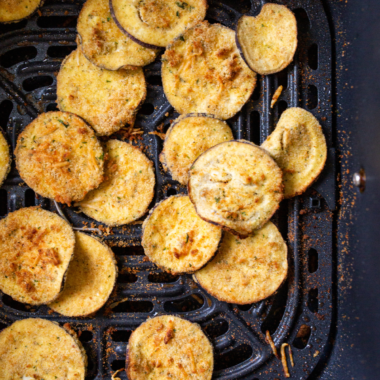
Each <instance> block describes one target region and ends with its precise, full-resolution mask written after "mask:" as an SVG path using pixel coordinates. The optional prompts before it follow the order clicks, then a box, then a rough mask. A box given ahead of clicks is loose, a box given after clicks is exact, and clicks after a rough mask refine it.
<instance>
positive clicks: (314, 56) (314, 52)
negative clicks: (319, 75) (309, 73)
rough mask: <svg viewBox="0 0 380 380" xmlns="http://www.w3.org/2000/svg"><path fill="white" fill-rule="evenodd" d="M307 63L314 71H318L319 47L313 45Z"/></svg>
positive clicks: (308, 53)
mask: <svg viewBox="0 0 380 380" xmlns="http://www.w3.org/2000/svg"><path fill="white" fill-rule="evenodd" d="M307 62H308V64H309V67H310V68H311V69H313V70H317V69H318V45H317V44H313V45H311V46H310V48H309V50H308V52H307Z"/></svg>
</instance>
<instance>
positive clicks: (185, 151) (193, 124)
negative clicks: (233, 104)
mask: <svg viewBox="0 0 380 380" xmlns="http://www.w3.org/2000/svg"><path fill="white" fill-rule="evenodd" d="M233 138H234V137H233V135H232V131H231V128H230V127H229V126H228V124H227V123H226V122H225V121H222V120H219V119H216V118H215V117H213V116H211V115H205V114H190V115H185V116H180V117H179V118H178V119H177V120H175V121H174V122H173V124H172V125H171V127H170V128H169V130H168V131H167V133H166V138H165V142H164V149H163V150H162V153H161V155H160V160H161V162H162V163H163V165H164V167H165V168H167V169H169V171H170V173H171V174H172V177H173V179H175V180H176V181H179V182H180V183H182V184H183V185H187V182H188V181H189V173H188V172H189V169H190V167H191V165H192V163H193V162H194V161H195V160H196V158H197V157H198V156H199V155H200V154H202V153H203V152H205V151H206V150H207V149H209V148H211V147H212V146H214V145H216V144H219V143H221V142H224V141H228V140H233Z"/></svg>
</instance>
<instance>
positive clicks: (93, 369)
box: [86, 355, 96, 380]
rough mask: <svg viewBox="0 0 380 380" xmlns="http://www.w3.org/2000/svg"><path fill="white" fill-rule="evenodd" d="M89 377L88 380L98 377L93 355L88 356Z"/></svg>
mask: <svg viewBox="0 0 380 380" xmlns="http://www.w3.org/2000/svg"><path fill="white" fill-rule="evenodd" d="M87 360H88V364H87V376H86V380H90V379H94V378H95V377H96V366H95V361H94V359H93V358H92V357H91V355H87Z"/></svg>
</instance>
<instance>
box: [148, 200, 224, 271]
mask: <svg viewBox="0 0 380 380" xmlns="http://www.w3.org/2000/svg"><path fill="white" fill-rule="evenodd" d="M221 237H222V230H221V228H219V227H218V226H214V225H213V224H210V223H207V222H205V221H204V220H202V219H201V218H200V217H199V216H198V215H197V213H196V212H195V208H194V206H193V204H192V203H191V202H190V199H189V197H188V196H182V195H177V196H172V197H169V198H167V199H165V200H163V201H162V202H160V203H158V204H157V205H156V206H155V208H154V209H153V210H152V211H151V212H150V214H149V216H148V218H147V219H145V221H144V224H143V237H142V246H143V247H144V251H145V254H146V255H147V256H148V257H149V259H150V260H151V261H152V262H154V263H155V264H156V265H157V266H159V267H161V268H163V269H164V270H166V271H167V272H170V273H173V274H179V273H194V272H195V271H196V270H198V269H200V268H202V267H203V266H204V265H205V264H206V263H207V262H208V261H209V260H211V258H212V257H213V256H214V254H215V253H216V251H217V249H218V246H219V243H220V240H221Z"/></svg>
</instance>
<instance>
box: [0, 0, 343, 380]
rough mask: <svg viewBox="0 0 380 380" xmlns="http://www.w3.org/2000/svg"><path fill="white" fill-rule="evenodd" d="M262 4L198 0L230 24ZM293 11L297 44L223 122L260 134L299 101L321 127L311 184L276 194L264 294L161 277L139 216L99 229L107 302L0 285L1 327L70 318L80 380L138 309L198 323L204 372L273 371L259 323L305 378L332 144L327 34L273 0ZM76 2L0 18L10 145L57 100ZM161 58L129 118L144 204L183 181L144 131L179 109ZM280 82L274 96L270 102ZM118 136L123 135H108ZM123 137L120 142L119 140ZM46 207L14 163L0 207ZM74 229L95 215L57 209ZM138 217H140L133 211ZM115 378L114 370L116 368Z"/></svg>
mask: <svg viewBox="0 0 380 380" xmlns="http://www.w3.org/2000/svg"><path fill="white" fill-rule="evenodd" d="M263 3H265V1H263V0H262V1H258V0H252V4H251V3H250V1H248V0H244V1H243V0H242V1H235V2H233V1H231V0H228V1H227V0H225V1H223V2H218V1H214V0H209V10H208V13H207V20H209V21H210V22H220V23H222V24H224V25H227V26H230V27H235V25H236V22H237V20H238V18H239V17H240V15H241V14H242V13H250V14H253V15H255V14H257V12H258V11H259V10H260V8H261V5H262V4H263ZM283 3H284V4H286V5H287V6H289V7H290V8H291V9H292V10H293V11H294V12H295V15H296V18H297V22H298V30H299V47H298V50H297V53H296V57H295V60H294V62H293V63H292V64H291V65H290V66H289V67H288V68H287V69H286V70H284V71H283V72H281V73H279V74H276V75H270V76H265V77H259V78H258V85H257V88H256V89H255V92H254V94H253V96H252V98H251V100H250V101H249V102H248V103H247V104H246V105H245V106H244V108H243V110H242V111H241V112H240V113H239V114H238V115H237V116H235V117H234V118H232V119H231V120H229V121H228V123H229V125H230V126H231V127H232V129H233V132H234V137H235V138H239V139H247V140H250V141H253V142H254V143H256V144H260V143H262V142H263V141H264V140H265V138H266V137H267V136H268V135H269V134H270V132H271V131H272V130H273V129H274V127H275V125H276V123H277V121H278V119H279V117H280V115H281V113H282V112H283V111H284V110H285V109H286V108H288V107H295V106H299V107H302V108H305V109H307V110H309V111H310V112H312V113H313V114H314V115H315V116H316V117H317V119H318V120H319V122H320V123H321V125H322V127H323V131H324V133H325V136H326V140H327V144H328V148H329V154H328V160H327V164H326V168H325V169H324V171H323V173H322V174H321V176H320V178H319V179H318V180H317V182H316V183H315V184H314V185H313V186H312V188H310V189H309V190H308V191H307V192H306V193H305V194H303V195H302V196H299V197H296V198H294V199H291V200H286V201H283V202H282V203H281V207H280V209H279V211H278V212H277V213H276V215H275V217H274V219H273V221H274V222H275V223H276V224H277V226H278V227H279V229H280V231H281V233H282V235H283V237H284V238H285V239H286V241H287V244H288V247H289V264H290V270H289V276H288V279H287V281H286V282H285V283H284V284H283V286H282V287H281V288H280V289H279V291H278V292H277V293H276V294H275V295H274V296H272V297H270V298H269V299H267V300H265V301H262V302H259V303H256V304H252V305H246V306H239V305H233V304H227V303H223V302H219V301H218V300H216V299H215V298H213V297H211V296H210V295H208V294H207V293H206V292H205V291H203V290H202V289H200V288H198V287H197V285H196V284H195V283H194V281H193V280H192V278H191V276H179V277H178V276H172V275H169V274H166V273H163V272H162V271H161V270H159V269H157V268H156V267H155V265H154V264H152V263H151V262H149V261H147V260H146V258H145V256H144V254H143V249H142V247H141V246H140V238H141V224H133V225H131V226H125V227H123V228H113V229H111V230H109V229H107V230H106V231H105V234H104V235H103V238H104V239H105V240H106V241H107V242H108V243H109V244H110V245H112V246H113V250H114V252H115V254H116V256H117V261H118V266H119V270H120V275H119V278H118V282H117V286H116V289H115V291H114V292H113V294H112V296H111V298H110V300H109V302H108V303H107V305H106V306H105V307H104V308H103V309H102V310H101V311H99V312H98V313H97V314H96V315H94V316H91V317H87V318H65V317H62V316H60V315H58V314H56V313H54V312H51V311H50V310H49V308H48V307H46V306H41V307H37V308H36V307H29V306H27V305H24V304H21V303H18V302H16V301H13V300H12V299H11V298H10V297H9V296H7V295H4V294H0V321H1V325H0V327H4V326H6V325H9V324H10V323H12V322H13V321H15V320H17V319H21V318H28V317H42V318H46V319H49V320H52V321H57V322H59V323H61V324H64V323H69V324H70V325H71V327H72V328H73V329H74V330H76V331H77V332H79V333H80V340H81V341H82V342H83V344H84V347H85V349H86V351H87V353H88V356H89V371H88V376H87V378H88V379H102V378H106V379H110V378H111V375H112V374H113V373H114V371H115V370H117V369H120V368H122V367H123V366H124V363H125V354H126V346H127V341H128V338H129V336H130V334H131V331H133V329H135V328H136V327H137V326H138V325H139V324H140V323H141V322H143V321H145V320H146V318H148V317H152V316H155V315H157V314H162V313H173V314H177V315H180V316H183V317H185V318H186V319H189V320H191V321H194V322H198V323H199V324H200V325H201V326H202V328H203V329H204V331H205V332H206V334H207V335H208V336H209V337H210V339H211V341H212V343H213V345H214V347H215V375H214V378H215V379H224V380H232V379H252V380H258V379H260V380H263V379H275V378H283V370H282V366H281V363H280V361H279V360H278V359H276V358H274V357H273V355H272V354H271V350H270V347H269V345H268V344H267V343H266V342H265V341H264V335H265V332H266V330H269V331H270V333H271V335H272V337H273V340H274V342H275V343H276V345H279V344H280V343H282V342H288V343H289V344H290V345H291V347H292V351H293V355H294V362H295V367H294V368H292V367H290V373H291V375H292V378H294V379H305V378H307V377H308V376H309V375H310V374H311V373H312V372H313V371H315V369H316V367H317V365H318V363H321V362H324V361H325V360H326V357H327V356H328V354H329V345H328V338H329V333H330V328H331V322H332V315H333V312H334V308H335V303H334V297H333V294H332V286H333V285H332V284H333V273H334V268H333V257H334V249H335V248H334V247H335V245H334V236H333V227H334V223H335V201H336V194H335V185H336V183H335V150H334V146H333V140H334V139H333V137H334V132H333V128H334V125H333V118H332V108H333V106H334V104H333V97H332V67H331V65H332V62H331V58H332V50H331V49H332V46H331V44H332V40H331V35H330V31H329V25H328V20H327V16H326V14H325V12H324V8H323V5H322V2H321V1H320V0H314V1H310V0H289V1H284V2H283ZM82 4H83V3H82V2H71V1H70V2H69V1H59V0H53V1H47V2H46V3H45V5H44V6H43V8H42V9H41V10H40V11H39V12H38V13H36V14H35V15H34V16H32V17H31V18H30V19H29V20H25V21H21V22H19V23H16V24H8V25H0V126H1V127H2V128H3V130H4V131H5V132H6V135H7V138H8V140H9V143H10V145H11V147H12V149H14V148H15V144H16V140H17V136H18V134H19V133H20V131H21V130H22V129H23V128H24V127H25V126H26V125H27V124H28V123H29V122H30V121H31V120H33V119H34V118H35V117H36V116H37V115H38V113H40V112H44V111H49V110H55V109H56V103H55V100H56V75H57V72H58V70H59V67H60V63H61V61H62V59H63V58H64V57H65V56H66V55H67V54H69V53H70V52H71V51H72V50H74V49H75V48H76V45H75V37H76V30H75V27H76V18H77V15H78V12H79V11H80V9H81V6H82ZM160 66H161V63H160V62H159V60H157V61H156V62H155V63H153V64H151V65H149V66H147V67H146V68H145V69H144V71H145V75H146V78H147V82H148V96H147V99H146V102H145V103H144V105H143V106H142V108H141V110H140V112H139V114H138V118H137V121H136V126H138V127H140V128H141V129H142V130H143V131H144V132H145V133H144V135H143V136H142V138H141V139H135V140H133V143H134V144H137V145H139V146H141V147H142V148H143V150H144V152H145V153H146V154H147V155H148V157H149V158H151V159H152V160H153V161H154V163H155V167H156V179H157V186H156V194H155V199H154V202H153V203H152V205H153V204H154V203H156V202H158V201H160V200H162V199H163V198H165V197H167V196H169V195H173V194H177V193H185V192H186V189H185V188H184V187H183V186H180V185H179V184H178V183H177V182H175V181H173V180H172V179H171V177H170V175H169V174H166V173H164V172H163V170H162V165H161V164H160V162H159V160H158V155H159V153H160V152H161V150H162V140H161V139H160V138H159V137H158V136H156V135H152V134H149V133H148V132H152V131H155V130H156V129H157V127H158V126H160V125H161V124H163V130H164V131H166V130H167V129H168V127H169V124H170V121H171V120H173V119H174V118H176V117H177V116H178V114H176V113H175V112H174V110H173V108H172V107H171V106H170V104H169V103H168V102H167V100H166V99H165V96H164V94H163V90H162V83H161V77H160ZM279 85H283V86H284V91H283V92H282V94H281V96H280V98H279V100H278V102H277V103H276V105H275V106H274V108H273V109H271V108H270V103H271V98H272V96H273V93H274V91H275V90H276V89H277V87H278V86H279ZM119 138H123V135H122V134H121V135H119ZM127 141H130V140H127ZM32 205H41V206H42V207H43V208H45V209H49V210H52V211H55V206H54V204H53V203H52V202H51V201H50V200H48V199H44V198H41V197H38V196H36V195H35V194H34V192H33V191H32V190H31V189H30V188H28V187H27V186H26V185H25V184H24V183H23V181H22V180H21V178H20V177H19V175H18V172H17V170H16V169H15V166H14V163H13V166H12V170H11V173H10V175H9V176H8V178H7V180H6V182H5V184H4V185H3V186H2V188H1V189H0V216H1V217H4V216H5V215H6V214H7V213H8V212H11V211H14V210H16V209H18V208H20V207H24V206H32ZM63 211H64V213H65V214H66V216H67V218H68V219H69V220H70V222H71V223H72V224H73V225H74V226H76V227H83V226H84V225H85V226H88V227H89V226H90V225H91V224H92V223H93V225H95V226H97V225H99V224H98V223H96V222H94V221H93V220H91V219H89V218H88V217H86V216H85V215H83V214H81V213H79V212H78V210H77V209H75V208H68V207H64V208H63ZM143 219H144V218H143ZM118 376H119V377H120V378H121V379H126V375H125V373H120V374H119V375H118Z"/></svg>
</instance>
